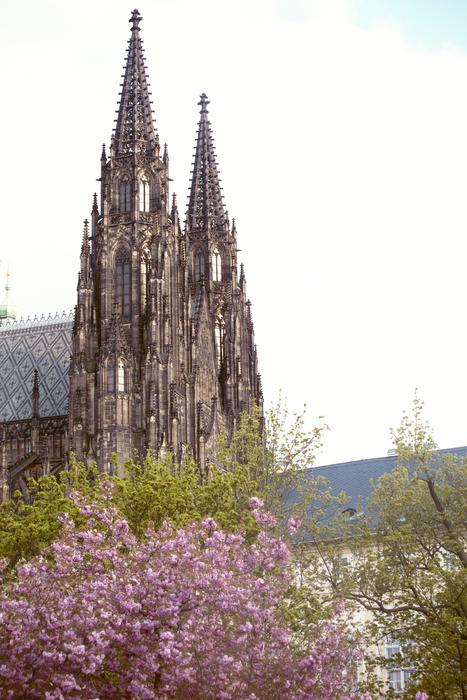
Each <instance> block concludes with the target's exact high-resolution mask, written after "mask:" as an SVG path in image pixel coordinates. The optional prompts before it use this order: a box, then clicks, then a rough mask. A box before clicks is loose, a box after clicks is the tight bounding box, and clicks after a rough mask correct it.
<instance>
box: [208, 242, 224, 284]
mask: <svg viewBox="0 0 467 700" xmlns="http://www.w3.org/2000/svg"><path fill="white" fill-rule="evenodd" d="M211 264H212V281H213V282H220V281H221V279H222V259H221V255H220V253H219V251H218V250H217V248H214V251H213V254H212V258H211Z"/></svg>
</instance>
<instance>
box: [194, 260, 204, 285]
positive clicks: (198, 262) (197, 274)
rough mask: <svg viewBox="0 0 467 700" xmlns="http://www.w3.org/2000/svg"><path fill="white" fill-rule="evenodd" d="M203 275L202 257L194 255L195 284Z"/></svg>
mask: <svg viewBox="0 0 467 700" xmlns="http://www.w3.org/2000/svg"><path fill="white" fill-rule="evenodd" d="M203 275H204V255H203V253H196V255H195V282H198V281H199V280H200V279H201V277H202V276H203Z"/></svg>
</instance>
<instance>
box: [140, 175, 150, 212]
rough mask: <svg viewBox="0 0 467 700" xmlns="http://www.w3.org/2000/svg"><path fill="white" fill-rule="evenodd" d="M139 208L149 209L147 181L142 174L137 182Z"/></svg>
mask: <svg viewBox="0 0 467 700" xmlns="http://www.w3.org/2000/svg"><path fill="white" fill-rule="evenodd" d="M139 210H140V211H149V182H148V179H147V177H146V175H143V177H142V178H141V180H140V183H139Z"/></svg>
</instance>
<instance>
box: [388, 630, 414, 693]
mask: <svg viewBox="0 0 467 700" xmlns="http://www.w3.org/2000/svg"><path fill="white" fill-rule="evenodd" d="M386 658H387V659H388V660H389V664H388V672H387V681H388V687H389V688H390V689H391V690H393V691H394V692H396V693H397V692H401V691H405V690H407V688H408V684H409V679H410V676H411V675H412V673H413V669H411V668H406V667H404V658H403V654H402V650H401V646H400V643H399V642H398V641H397V640H394V639H388V640H387V641H386ZM391 659H393V661H391Z"/></svg>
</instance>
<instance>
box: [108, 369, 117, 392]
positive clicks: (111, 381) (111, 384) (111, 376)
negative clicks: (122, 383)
mask: <svg viewBox="0 0 467 700" xmlns="http://www.w3.org/2000/svg"><path fill="white" fill-rule="evenodd" d="M114 391H115V367H114V365H113V363H112V362H109V364H108V365H107V392H108V393H109V394H113V393H114Z"/></svg>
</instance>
